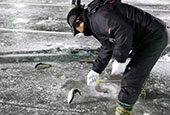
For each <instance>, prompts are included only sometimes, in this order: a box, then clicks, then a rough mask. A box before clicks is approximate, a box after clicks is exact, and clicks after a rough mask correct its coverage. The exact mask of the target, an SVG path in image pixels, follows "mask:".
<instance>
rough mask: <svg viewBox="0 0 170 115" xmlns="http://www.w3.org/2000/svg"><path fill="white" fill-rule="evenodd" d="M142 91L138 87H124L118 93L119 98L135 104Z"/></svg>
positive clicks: (124, 101)
mask: <svg viewBox="0 0 170 115" xmlns="http://www.w3.org/2000/svg"><path fill="white" fill-rule="evenodd" d="M140 92H141V89H138V88H133V87H122V88H121V90H120V92H119V95H118V100H119V101H121V102H123V103H126V104H129V105H133V104H135V102H136V100H137V99H138V96H139V94H140Z"/></svg>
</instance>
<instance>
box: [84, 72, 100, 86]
mask: <svg viewBox="0 0 170 115" xmlns="http://www.w3.org/2000/svg"><path fill="white" fill-rule="evenodd" d="M97 80H99V73H97V72H95V71H93V70H91V71H90V72H89V73H88V75H87V85H92V84H94V83H96V82H97Z"/></svg>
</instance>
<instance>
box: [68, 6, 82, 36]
mask: <svg viewBox="0 0 170 115" xmlns="http://www.w3.org/2000/svg"><path fill="white" fill-rule="evenodd" d="M83 10H84V5H77V6H76V7H74V8H73V9H72V10H71V11H70V12H69V13H68V15H67V23H68V24H69V25H70V27H71V30H72V32H73V36H75V35H76V34H78V33H80V32H79V31H77V30H76V29H75V27H74V26H75V22H76V20H77V19H78V18H79V17H80V15H81V13H82V11H83Z"/></svg>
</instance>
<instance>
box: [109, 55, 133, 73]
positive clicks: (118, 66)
mask: <svg viewBox="0 0 170 115" xmlns="http://www.w3.org/2000/svg"><path fill="white" fill-rule="evenodd" d="M129 62H130V58H128V59H127V60H126V62H125V63H119V62H117V61H116V60H114V62H113V63H112V72H111V75H121V74H123V72H124V71H125V69H126V66H127V64H128V63H129Z"/></svg>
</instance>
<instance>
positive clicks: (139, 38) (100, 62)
mask: <svg viewBox="0 0 170 115" xmlns="http://www.w3.org/2000/svg"><path fill="white" fill-rule="evenodd" d="M67 22H68V24H69V25H70V27H71V29H72V32H73V35H74V36H75V35H76V34H78V33H84V35H85V36H91V35H92V36H94V37H95V38H96V39H97V40H98V41H99V42H100V43H101V49H100V53H99V55H98V56H97V58H96V60H95V61H94V63H93V67H92V70H91V71H90V72H89V73H88V75H87V85H90V84H92V83H93V82H96V80H98V79H99V74H101V73H102V71H103V70H104V69H105V67H106V66H107V64H108V62H109V60H110V59H111V58H112V57H113V58H114V59H115V60H116V64H123V63H124V62H126V60H127V58H128V57H129V53H130V52H132V53H133V55H132V56H131V60H130V62H129V63H128V65H127V66H126V69H125V71H124V73H123V78H122V82H121V90H120V92H119V94H118V100H117V106H116V112H115V115H131V113H132V109H133V105H134V104H135V102H136V101H137V99H138V96H139V94H140V93H141V89H142V87H143V84H144V83H145V81H146V79H147V78H148V76H149V73H150V71H151V69H152V68H153V66H154V65H155V63H156V62H157V60H158V58H159V57H160V55H161V53H162V52H163V50H164V48H165V47H166V46H167V44H168V34H167V31H166V25H165V23H164V22H163V21H161V20H160V19H158V18H156V17H154V16H152V15H151V14H149V13H147V12H145V11H143V10H141V9H139V8H136V7H134V6H131V5H128V4H125V3H121V2H120V1H114V0H93V1H92V2H91V3H90V4H88V6H87V7H86V8H84V6H83V5H81V4H80V5H77V6H75V7H74V8H73V9H72V10H71V11H70V12H69V13H68V15H67ZM114 63H115V62H114ZM113 67H114V64H113Z"/></svg>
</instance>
